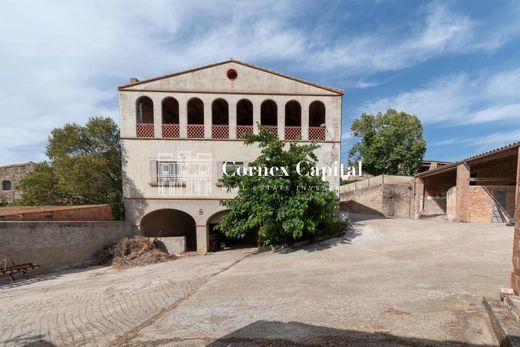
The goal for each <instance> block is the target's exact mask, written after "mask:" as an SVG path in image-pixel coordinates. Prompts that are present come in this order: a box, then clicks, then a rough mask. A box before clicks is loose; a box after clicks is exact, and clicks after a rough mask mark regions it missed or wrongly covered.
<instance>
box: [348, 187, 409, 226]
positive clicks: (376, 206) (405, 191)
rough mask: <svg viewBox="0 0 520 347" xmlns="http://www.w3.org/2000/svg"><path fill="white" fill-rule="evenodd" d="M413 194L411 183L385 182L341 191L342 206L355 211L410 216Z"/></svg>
mask: <svg viewBox="0 0 520 347" xmlns="http://www.w3.org/2000/svg"><path fill="white" fill-rule="evenodd" d="M412 196H413V195H412V187H411V185H409V184H384V185H379V186H375V187H369V188H364V189H359V190H354V191H347V192H343V193H341V201H342V202H341V207H342V208H343V209H346V210H347V211H348V212H353V213H366V214H375V215H381V216H386V217H398V218H410V217H411V213H412V209H411V204H412V203H413V201H412Z"/></svg>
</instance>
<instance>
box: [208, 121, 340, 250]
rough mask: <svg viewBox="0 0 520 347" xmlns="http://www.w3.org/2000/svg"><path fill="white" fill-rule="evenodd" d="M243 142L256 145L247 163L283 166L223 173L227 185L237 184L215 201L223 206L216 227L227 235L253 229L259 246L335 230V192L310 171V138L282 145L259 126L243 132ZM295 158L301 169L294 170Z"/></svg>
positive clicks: (337, 227)
mask: <svg viewBox="0 0 520 347" xmlns="http://www.w3.org/2000/svg"><path fill="white" fill-rule="evenodd" d="M244 138H245V144H246V145H253V144H258V146H259V148H260V149H261V154H260V156H259V157H258V158H257V159H256V160H255V161H253V162H251V163H250V164H249V168H274V167H280V168H281V167H285V168H286V169H287V174H288V175H287V176H285V175H284V173H281V175H278V176H271V175H236V174H235V175H234V176H231V175H232V174H233V173H232V172H230V176H226V175H224V177H223V179H222V181H223V185H224V186H225V187H226V188H227V189H228V191H229V190H231V189H233V188H239V190H238V193H237V196H236V197H235V198H234V199H231V200H225V201H222V202H221V204H222V205H224V206H226V207H228V208H229V213H227V214H226V215H225V216H224V217H223V218H222V219H221V221H220V223H219V225H218V227H217V228H218V229H220V230H221V231H223V232H224V233H225V235H226V236H228V237H244V236H245V234H246V233H247V232H249V231H251V230H258V238H259V243H260V244H262V245H270V244H285V243H289V244H290V243H293V242H295V241H297V240H301V239H306V238H312V237H318V236H321V235H324V234H328V233H338V232H339V231H340V229H341V228H342V227H343V225H339V224H338V222H336V220H335V218H334V217H333V211H334V209H335V207H336V195H335V193H334V192H333V191H331V190H330V187H329V183H328V182H326V181H323V180H322V179H321V177H320V176H310V175H308V174H309V173H310V170H311V167H314V166H315V165H316V163H317V157H316V155H315V154H314V150H315V149H317V148H318V147H319V146H318V145H317V144H316V143H312V144H305V145H300V144H298V143H297V142H293V143H290V144H289V146H288V148H286V147H285V144H284V141H282V140H279V139H278V138H277V137H276V136H274V135H273V134H271V133H269V132H268V131H266V130H265V129H264V128H263V127H262V126H260V132H259V134H248V135H245V136H244ZM299 162H301V163H302V164H301V165H300V167H301V171H300V173H301V174H298V172H297V171H296V167H297V164H298V163H299Z"/></svg>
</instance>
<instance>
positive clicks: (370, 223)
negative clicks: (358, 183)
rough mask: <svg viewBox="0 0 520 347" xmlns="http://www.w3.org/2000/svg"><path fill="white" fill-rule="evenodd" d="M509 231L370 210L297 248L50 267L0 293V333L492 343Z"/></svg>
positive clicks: (159, 340)
mask: <svg viewBox="0 0 520 347" xmlns="http://www.w3.org/2000/svg"><path fill="white" fill-rule="evenodd" d="M512 238H513V229H512V228H509V227H505V226H502V225H490V224H488V225H471V224H460V223H450V222H443V221H424V220H406V219H372V220H368V219H367V220H361V221H359V222H357V223H356V225H355V227H354V230H353V231H352V232H351V233H349V234H348V235H347V236H346V237H344V238H341V239H333V240H329V241H325V242H322V243H320V244H318V245H310V246H306V247H304V248H302V249H299V250H295V251H286V252H278V253H272V252H267V253H260V254H255V255H252V256H249V257H247V258H243V257H244V256H245V255H246V254H247V251H230V252H219V253H215V254H211V255H207V256H201V257H192V258H184V259H181V260H178V261H174V262H172V263H164V264H159V265H152V266H147V267H144V268H135V269H128V270H113V269H108V268H102V269H96V270H89V271H83V272H78V273H70V274H69V273H67V274H59V275H58V277H57V278H54V279H49V280H42V281H39V282H36V283H33V284H29V285H22V286H20V287H7V288H6V287H2V289H0V307H2V310H3V312H2V314H1V315H0V336H1V338H0V343H7V345H23V343H24V342H25V343H27V341H30V340H29V337H31V336H32V339H33V340H35V339H37V338H39V339H40V340H41V341H49V342H52V343H54V344H57V345H64V344H71V345H103V344H106V343H107V342H108V341H110V345H122V346H163V345H164V346H202V345H211V346H250V345H257V346H262V345H267V344H268V345H270V346H279V345H281V346H297V345H302V344H314V345H363V346H381V345H383V346H416V345H429V346H446V345H464V346H473V345H475V346H476V345H478V346H495V345H497V341H496V339H495V337H494V334H493V331H492V328H491V326H490V323H489V319H488V317H487V314H486V312H485V309H484V307H483V305H482V304H481V300H482V297H483V296H489V297H493V296H497V295H498V293H499V288H500V287H507V286H508V284H509V273H510V269H511V247H512ZM241 259H242V260H241ZM240 260H241V261H240ZM233 264H234V265H233ZM224 269H225V271H223V270H224ZM129 304H131V305H132V306H127V305H129ZM163 308H166V309H165V310H162V309H163ZM4 310H5V314H4ZM116 336H118V338H115V337H116ZM24 339H25V340H24ZM94 339H95V340H94ZM446 341H447V342H446Z"/></svg>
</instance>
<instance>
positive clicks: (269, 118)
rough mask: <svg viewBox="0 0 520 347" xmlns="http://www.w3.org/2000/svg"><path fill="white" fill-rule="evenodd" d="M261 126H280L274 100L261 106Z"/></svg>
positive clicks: (267, 101) (266, 101)
mask: <svg viewBox="0 0 520 347" xmlns="http://www.w3.org/2000/svg"><path fill="white" fill-rule="evenodd" d="M260 124H262V125H268V126H276V125H277V124H278V108H277V106H276V102H274V101H273V100H265V101H264V102H262V105H261V106H260Z"/></svg>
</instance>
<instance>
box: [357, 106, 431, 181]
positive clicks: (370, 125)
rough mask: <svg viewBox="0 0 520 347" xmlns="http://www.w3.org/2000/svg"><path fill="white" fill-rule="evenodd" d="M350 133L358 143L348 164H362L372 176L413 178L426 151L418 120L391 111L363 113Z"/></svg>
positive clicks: (408, 115)
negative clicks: (360, 162) (408, 176)
mask: <svg viewBox="0 0 520 347" xmlns="http://www.w3.org/2000/svg"><path fill="white" fill-rule="evenodd" d="M350 131H351V134H352V135H353V136H354V137H356V138H358V142H356V143H355V144H354V145H353V146H352V148H351V149H350V151H349V160H350V161H351V162H354V161H358V160H361V161H362V162H363V170H364V171H366V172H367V173H369V174H372V175H381V174H388V175H413V174H415V173H416V171H417V168H418V166H419V164H420V163H421V162H422V160H423V156H424V152H425V151H426V141H425V140H424V138H423V127H422V124H421V121H420V120H419V118H417V116H414V115H410V114H407V113H405V112H398V111H396V110H394V109H388V110H387V111H386V112H385V113H378V114H377V115H372V114H366V113H363V114H362V115H361V116H360V117H358V118H357V119H355V120H354V122H352V126H351V128H350Z"/></svg>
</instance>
